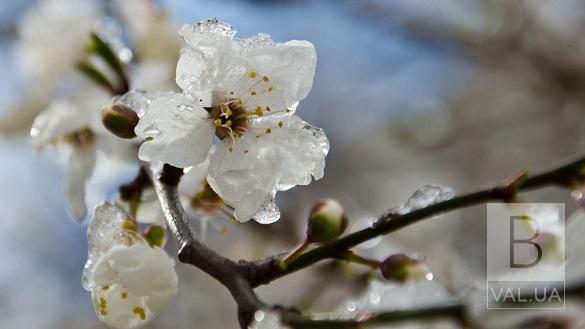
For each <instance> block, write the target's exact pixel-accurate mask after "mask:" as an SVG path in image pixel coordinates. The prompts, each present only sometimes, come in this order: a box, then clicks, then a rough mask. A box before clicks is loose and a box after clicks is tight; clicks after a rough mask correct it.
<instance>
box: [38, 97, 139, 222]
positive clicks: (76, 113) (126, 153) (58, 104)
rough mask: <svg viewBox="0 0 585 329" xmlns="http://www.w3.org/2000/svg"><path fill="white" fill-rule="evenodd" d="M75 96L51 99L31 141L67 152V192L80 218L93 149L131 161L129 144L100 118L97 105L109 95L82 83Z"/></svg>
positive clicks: (93, 165) (93, 162)
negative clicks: (112, 131) (82, 85)
mask: <svg viewBox="0 0 585 329" xmlns="http://www.w3.org/2000/svg"><path fill="white" fill-rule="evenodd" d="M84 86H85V88H80V91H79V92H78V93H77V95H75V96H74V97H63V98H58V99H56V100H54V101H53V102H52V103H51V104H50V105H49V107H47V109H46V110H44V111H42V112H41V113H40V114H39V115H38V116H37V117H36V118H35V120H34V122H33V125H32V127H31V131H30V134H31V137H32V141H33V143H34V144H35V145H36V146H37V147H38V148H45V147H47V146H56V147H57V148H58V149H59V151H62V153H63V154H64V155H66V156H67V158H68V161H67V164H68V165H67V166H68V174H67V181H66V191H65V192H66V193H65V194H66V196H67V200H68V202H69V208H70V210H71V214H72V216H73V217H74V218H75V219H76V220H77V221H79V222H81V221H83V220H84V219H85V217H86V213H87V209H86V204H85V185H86V183H87V181H88V180H89V178H90V177H91V176H92V174H93V170H94V167H95V164H96V152H97V151H98V150H99V151H102V152H103V153H106V154H107V155H108V156H109V157H110V158H116V159H121V160H124V161H134V160H133V156H132V154H136V152H135V151H134V152H133V151H132V144H131V143H130V142H128V141H126V140H122V139H119V138H117V137H115V136H114V135H113V134H111V133H110V132H108V131H107V130H106V129H105V128H104V126H103V124H102V122H101V119H100V108H101V107H102V106H103V105H104V104H107V103H108V101H109V96H108V94H107V93H106V92H104V91H102V90H100V89H98V88H97V87H94V86H90V85H84Z"/></svg>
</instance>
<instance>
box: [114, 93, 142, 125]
mask: <svg viewBox="0 0 585 329" xmlns="http://www.w3.org/2000/svg"><path fill="white" fill-rule="evenodd" d="M151 97H152V95H151V94H149V93H147V92H145V91H142V90H130V91H129V92H127V93H125V94H124V95H122V96H117V97H114V98H112V104H123V105H126V106H128V107H129V108H131V109H133V110H134V111H135V112H136V114H138V117H139V118H142V116H144V113H145V112H146V109H147V108H148V106H149V105H150V103H151V102H152V98H151Z"/></svg>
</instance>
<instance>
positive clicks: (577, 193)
mask: <svg viewBox="0 0 585 329" xmlns="http://www.w3.org/2000/svg"><path fill="white" fill-rule="evenodd" d="M571 196H572V197H573V199H575V200H580V199H581V198H583V191H581V190H573V191H571Z"/></svg>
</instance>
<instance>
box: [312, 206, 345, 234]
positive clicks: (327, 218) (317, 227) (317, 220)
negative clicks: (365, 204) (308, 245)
mask: <svg viewBox="0 0 585 329" xmlns="http://www.w3.org/2000/svg"><path fill="white" fill-rule="evenodd" d="M346 227H347V216H346V215H345V210H344V209H343V207H342V206H341V204H339V202H338V201H337V200H335V199H323V200H320V201H319V202H317V203H316V204H315V205H314V206H313V209H312V210H311V214H310V215H309V227H308V228H307V241H309V242H314V243H325V242H328V241H331V240H333V239H335V238H336V237H338V236H340V235H341V234H343V232H344V231H345V229H346Z"/></svg>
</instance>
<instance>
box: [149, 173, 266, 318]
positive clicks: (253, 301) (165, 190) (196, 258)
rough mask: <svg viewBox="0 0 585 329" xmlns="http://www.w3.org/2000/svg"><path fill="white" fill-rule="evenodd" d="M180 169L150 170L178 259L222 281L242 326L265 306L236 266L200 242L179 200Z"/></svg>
mask: <svg viewBox="0 0 585 329" xmlns="http://www.w3.org/2000/svg"><path fill="white" fill-rule="evenodd" d="M182 174H183V171H182V170H181V169H178V168H174V167H171V166H169V165H165V166H164V169H163V171H162V173H160V174H159V173H156V172H154V171H152V170H151V171H150V175H151V178H152V181H153V185H154V189H155V192H156V195H157V197H158V200H159V202H160V206H161V208H162V211H163V213H164V216H165V220H166V224H167V228H168V229H169V231H170V232H171V234H172V235H173V237H174V239H175V242H176V243H177V246H178V248H179V252H178V258H179V260H180V261H181V262H183V263H187V264H191V265H194V266H195V267H197V268H199V269H201V270H203V271H204V272H206V273H207V274H209V275H211V276H212V277H213V278H215V279H216V280H218V281H219V282H220V283H221V284H223V285H224V286H225V287H226V288H227V289H228V290H229V292H230V293H231V295H232V297H233V298H234V300H235V301H236V303H237V305H238V320H239V322H240V326H241V327H242V328H247V325H248V324H249V323H250V321H251V320H252V317H253V315H254V312H256V311H257V310H258V309H260V308H263V307H265V305H264V304H263V303H262V302H261V301H260V300H259V299H258V296H256V294H255V293H254V290H253V289H252V286H251V285H250V283H249V282H248V280H247V279H246V278H245V277H244V276H243V275H242V274H241V273H240V272H239V271H238V269H237V265H236V264H235V263H234V262H232V261H231V260H229V259H227V258H225V257H222V256H221V255H219V254H217V253H216V252H215V251H213V250H211V249H209V248H208V247H206V246H205V245H204V244H202V243H201V242H199V240H198V239H197V237H196V235H195V233H194V232H193V230H192V229H191V227H190V225H189V222H188V219H187V216H186V214H185V210H184V209H183V207H182V205H181V202H180V200H179V195H178V191H177V185H178V183H179V180H180V178H181V175H182Z"/></svg>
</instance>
